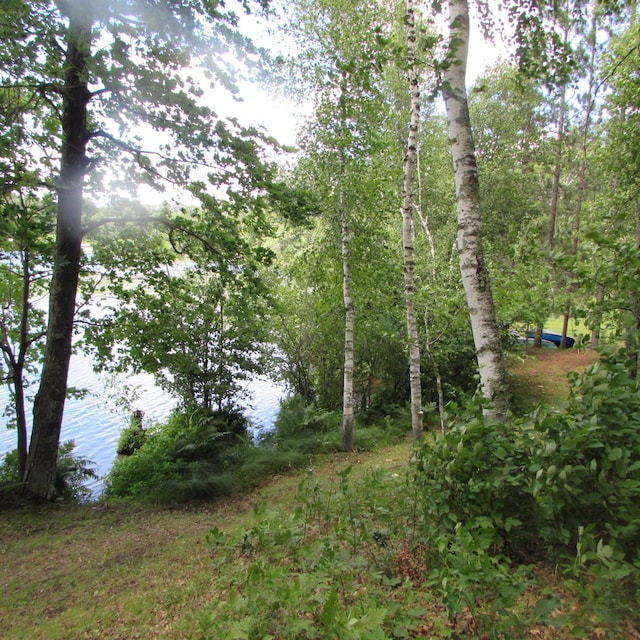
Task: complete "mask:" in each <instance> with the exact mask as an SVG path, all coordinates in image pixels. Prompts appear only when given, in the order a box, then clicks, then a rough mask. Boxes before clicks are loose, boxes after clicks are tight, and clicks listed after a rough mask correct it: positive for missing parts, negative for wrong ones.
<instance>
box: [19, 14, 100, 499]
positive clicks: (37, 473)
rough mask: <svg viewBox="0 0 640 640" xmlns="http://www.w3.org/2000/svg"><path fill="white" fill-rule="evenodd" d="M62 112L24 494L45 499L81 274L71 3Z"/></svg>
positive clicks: (82, 56)
mask: <svg viewBox="0 0 640 640" xmlns="http://www.w3.org/2000/svg"><path fill="white" fill-rule="evenodd" d="M68 6H69V8H70V11H69V16H68V18H69V28H68V40H67V50H66V66H65V75H64V84H63V88H62V94H63V112H62V132H63V140H62V161H61V169H60V178H59V182H58V185H57V191H58V204H57V225H56V249H55V261H54V272H53V277H52V280H51V288H50V294H49V315H48V325H47V341H46V347H45V354H44V361H43V367H42V375H41V379H40V387H39V389H38V393H37V394H36V397H35V401H34V407H33V430H32V434H31V443H30V446H29V455H28V458H27V468H26V473H25V480H26V488H27V490H28V491H29V492H30V493H32V494H34V495H36V496H38V497H40V498H44V499H51V498H52V497H53V495H54V480H55V472H56V465H57V457H58V445H59V441H60V430H61V426H62V415H63V411H64V403H65V397H66V391H67V375H68V371H69V361H70V359H71V347H72V338H73V320H74V313H75V302H76V292H77V288H78V278H79V273H80V256H81V241H82V207H83V182H84V177H85V173H86V171H87V154H86V145H87V141H88V137H89V136H88V130H87V112H88V104H89V100H90V98H91V94H90V92H89V89H88V85H87V78H88V64H87V63H88V57H89V51H90V49H91V23H92V21H91V17H90V16H89V15H88V9H87V7H86V6H83V3H78V2H76V3H70V4H69V5H68Z"/></svg>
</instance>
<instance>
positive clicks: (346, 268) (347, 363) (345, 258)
mask: <svg viewBox="0 0 640 640" xmlns="http://www.w3.org/2000/svg"><path fill="white" fill-rule="evenodd" d="M345 84H346V82H345V78H344V76H343V78H342V82H341V85H340V91H341V97H340V118H341V121H342V124H343V125H344V124H345V122H346V119H347V115H346V113H345V105H344V99H345V94H346V86H345ZM342 144H343V143H342V142H341V145H342ZM339 179H340V186H339V189H340V193H339V200H338V206H339V208H340V226H341V231H342V244H341V247H342V297H343V302H344V311H345V319H344V370H343V381H342V450H343V451H352V450H353V425H354V409H353V404H354V403H353V374H354V370H355V365H354V345H353V333H354V326H355V318H356V313H355V306H354V303H353V296H352V295H351V232H350V229H349V215H348V211H347V203H346V202H345V195H344V189H345V183H346V162H345V156H344V148H343V147H342V146H341V147H340V178H339Z"/></svg>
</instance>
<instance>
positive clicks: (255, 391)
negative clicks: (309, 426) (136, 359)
mask: <svg viewBox="0 0 640 640" xmlns="http://www.w3.org/2000/svg"><path fill="white" fill-rule="evenodd" d="M69 386H73V387H78V388H84V389H87V390H88V391H89V393H88V395H86V396H85V397H84V398H78V399H76V398H68V399H67V401H66V402H65V409H64V419H63V421H62V435H61V441H63V442H64V441H66V440H74V441H75V443H76V446H75V450H74V451H75V454H76V455H79V456H84V457H86V458H89V459H90V460H92V461H93V462H94V463H95V468H96V471H97V473H98V476H100V480H98V481H96V482H94V483H92V484H91V485H90V487H91V489H92V491H93V492H94V495H96V496H97V495H99V494H100V492H101V490H102V478H103V477H104V475H105V474H106V473H107V472H108V471H109V469H110V468H111V465H112V464H113V461H114V459H115V457H116V443H117V441H118V436H119V435H120V430H121V429H122V428H123V427H125V426H127V425H128V424H129V417H130V413H129V411H128V410H127V409H126V408H124V406H123V403H122V402H121V401H119V399H120V400H122V399H123V398H126V399H127V401H128V404H129V406H130V407H131V408H133V409H141V410H142V411H144V412H145V416H144V424H145V425H149V424H150V423H151V422H154V421H162V420H164V419H165V418H167V417H168V416H169V414H170V413H171V411H172V409H173V408H174V407H175V405H176V399H175V398H173V397H172V396H170V395H168V394H167V393H165V392H164V391H162V389H160V388H159V387H157V386H156V385H155V384H154V382H153V378H152V377H151V376H148V375H137V376H120V377H119V378H118V379H117V380H116V381H115V382H114V381H112V380H111V379H110V378H107V377H105V376H101V375H99V374H96V373H94V371H93V368H92V361H91V358H89V357H88V356H85V355H83V354H74V355H73V357H72V359H71V368H70V371H69ZM129 389H130V390H129ZM247 391H248V392H249V395H248V397H247V399H246V400H245V401H244V403H243V404H244V406H245V408H246V414H247V415H248V417H249V418H250V419H251V423H252V432H253V433H254V434H255V435H259V434H260V433H263V432H265V431H269V430H270V429H271V428H272V427H273V423H274V420H275V418H276V415H277V413H278V409H279V406H280V398H282V397H283V395H284V390H283V389H282V387H280V386H278V385H276V384H274V383H273V382H271V381H270V380H266V379H257V380H253V381H252V382H249V383H248V385H247ZM33 392H34V393H35V387H34V390H33ZM7 401H8V391H7V388H6V386H4V385H3V386H0V409H1V408H4V407H5V406H6V404H7ZM30 417H31V416H30V414H29V415H28V416H27V419H28V420H30ZM7 422H8V420H7V418H5V417H2V416H0V455H2V454H5V453H7V452H8V451H11V450H12V449H15V447H16V432H15V429H7V428H6V425H7Z"/></svg>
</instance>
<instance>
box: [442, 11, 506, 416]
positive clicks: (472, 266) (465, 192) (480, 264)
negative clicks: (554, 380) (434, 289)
mask: <svg viewBox="0 0 640 640" xmlns="http://www.w3.org/2000/svg"><path fill="white" fill-rule="evenodd" d="M448 7H449V38H448V52H447V59H446V62H445V64H444V71H443V77H442V80H443V84H442V93H443V96H444V101H445V106H446V112H447V122H448V129H449V140H450V144H451V154H452V157H453V166H454V173H455V183H456V199H457V219H458V236H457V242H458V256H459V260H460V270H461V273H462V282H463V286H464V291H465V296H466V299H467V306H468V309H469V316H470V318H471V327H472V331H473V338H474V343H475V348H476V356H477V359H478V369H479V372H480V386H481V389H482V393H483V395H484V396H485V398H487V400H488V401H489V402H490V403H491V405H492V406H491V408H490V409H489V410H488V411H487V413H488V414H489V415H490V416H491V417H493V418H494V419H495V420H497V421H499V422H502V421H504V420H505V419H506V413H507V408H508V396H507V389H506V379H505V365H504V358H503V353H502V344H501V342H500V334H499V331H498V324H497V320H496V314H495V309H494V304H493V297H492V292H491V286H490V282H489V274H488V271H487V266H486V263H485V258H484V252H483V247H482V236H481V230H480V190H479V178H478V169H477V164H476V157H475V148H474V142H473V135H472V131H471V121H470V117H469V106H468V100H467V91H466V83H465V76H466V69H467V58H468V54H469V29H470V23H469V5H468V2H467V0H449V2H448Z"/></svg>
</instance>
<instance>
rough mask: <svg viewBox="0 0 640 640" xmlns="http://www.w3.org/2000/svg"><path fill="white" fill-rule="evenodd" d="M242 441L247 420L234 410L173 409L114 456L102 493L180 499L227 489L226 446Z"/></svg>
mask: <svg viewBox="0 0 640 640" xmlns="http://www.w3.org/2000/svg"><path fill="white" fill-rule="evenodd" d="M242 443H245V444H247V443H248V439H247V423H246V419H245V418H244V417H243V416H242V414H241V413H239V412H237V411H226V412H225V411H222V412H216V411H208V410H204V409H191V410H186V411H177V412H175V413H174V414H172V415H171V416H170V418H169V420H168V421H167V423H166V424H165V425H163V426H157V427H154V428H150V429H147V430H146V436H145V439H144V443H143V445H142V446H141V447H140V448H139V449H137V450H136V451H135V452H134V454H133V455H131V456H128V457H126V458H122V459H120V460H116V462H115V463H114V465H113V467H112V469H111V471H110V472H109V474H108V476H107V479H106V482H105V497H106V498H107V499H113V498H125V499H136V500H146V501H153V502H172V501H175V502H182V501H185V500H189V499H199V498H210V497H215V496H218V495H225V494H228V493H229V492H230V491H231V489H232V488H233V486H234V485H235V477H234V474H233V472H232V463H233V461H232V459H231V458H229V456H228V451H229V450H231V449H233V448H234V447H237V446H238V445H240V444H242Z"/></svg>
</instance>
